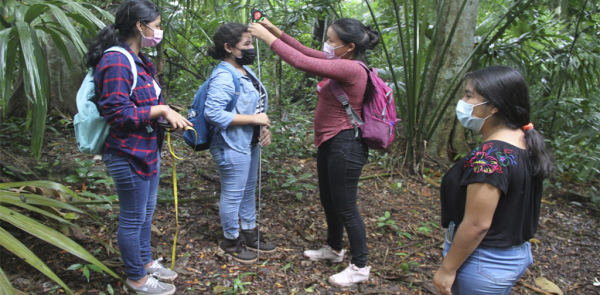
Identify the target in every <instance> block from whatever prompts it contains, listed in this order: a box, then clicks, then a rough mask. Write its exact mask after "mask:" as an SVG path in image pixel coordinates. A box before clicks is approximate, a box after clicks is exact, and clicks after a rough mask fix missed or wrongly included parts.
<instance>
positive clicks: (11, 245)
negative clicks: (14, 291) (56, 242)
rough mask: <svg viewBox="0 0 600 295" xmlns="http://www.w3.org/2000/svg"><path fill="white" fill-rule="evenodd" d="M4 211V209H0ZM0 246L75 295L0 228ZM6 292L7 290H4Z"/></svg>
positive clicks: (26, 249)
mask: <svg viewBox="0 0 600 295" xmlns="http://www.w3.org/2000/svg"><path fill="white" fill-rule="evenodd" d="M0 209H2V207H0ZM0 245H2V247H4V248H6V250H8V251H10V252H12V253H13V254H15V255H17V256H19V258H21V259H23V260H24V261H25V262H27V263H29V265H31V266H33V267H35V268H36V269H37V270H39V271H40V272H41V273H43V274H44V275H46V276H47V277H48V278H50V279H52V280H53V281H55V282H56V283H58V284H59V285H61V286H62V287H63V288H64V289H65V291H66V292H67V294H73V292H72V291H71V289H69V287H67V285H66V284H65V283H64V282H63V281H62V280H61V279H60V278H59V277H58V276H57V275H56V274H55V273H54V272H53V271H52V270H51V269H50V268H49V267H48V266H47V265H46V264H45V263H44V262H43V261H42V260H40V259H39V258H38V257H37V256H36V255H35V254H34V253H33V252H31V250H29V248H27V246H25V245H23V244H22V243H21V242H19V241H18V240H17V239H16V238H15V237H13V236H12V235H11V234H10V233H8V232H7V231H6V230H4V229H3V228H1V227H0ZM4 290H6V289H4Z"/></svg>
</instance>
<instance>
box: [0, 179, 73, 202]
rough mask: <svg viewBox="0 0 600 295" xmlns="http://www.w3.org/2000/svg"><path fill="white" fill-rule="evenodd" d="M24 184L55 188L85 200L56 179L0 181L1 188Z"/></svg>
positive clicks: (16, 186)
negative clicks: (55, 180)
mask: <svg viewBox="0 0 600 295" xmlns="http://www.w3.org/2000/svg"><path fill="white" fill-rule="evenodd" d="M23 186H34V187H40V188H46V189H51V190H55V191H58V192H62V193H66V194H68V195H69V196H70V197H73V198H75V199H78V200H83V199H82V198H81V197H79V196H78V195H77V194H76V193H74V192H73V191H72V190H71V189H69V188H68V187H66V186H64V185H62V184H60V183H58V182H54V181H47V180H40V181H21V182H7V183H0V189H7V188H19V187H23Z"/></svg>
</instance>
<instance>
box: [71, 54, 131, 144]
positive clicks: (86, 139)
mask: <svg viewBox="0 0 600 295" xmlns="http://www.w3.org/2000/svg"><path fill="white" fill-rule="evenodd" d="M109 51H118V52H121V53H123V54H124V55H125V56H126V57H127V59H128V60H129V64H131V71H132V72H133V85H131V92H130V93H129V96H130V97H131V95H132V94H133V89H134V88H135V86H136V84H137V67H136V65H135V61H134V60H133V57H132V56H131V54H130V53H129V52H128V51H127V49H125V48H123V47H120V46H113V47H111V48H109V49H107V50H105V51H104V53H106V52H109ZM73 127H74V128H75V139H76V140H77V147H79V150H80V151H81V152H82V153H84V154H92V155H98V154H101V153H102V147H103V146H104V140H106V136H108V130H109V126H108V123H106V120H104V117H103V116H102V115H100V112H98V96H96V90H95V87H94V69H90V71H89V72H88V74H87V75H86V76H85V78H84V79H83V83H81V87H79V91H77V114H76V115H75V117H74V118H73Z"/></svg>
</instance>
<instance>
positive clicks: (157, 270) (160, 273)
mask: <svg viewBox="0 0 600 295" xmlns="http://www.w3.org/2000/svg"><path fill="white" fill-rule="evenodd" d="M162 260H163V259H162V257H161V258H158V259H156V260H154V261H152V265H150V266H149V267H146V273H147V274H149V275H152V276H154V277H155V278H158V279H160V280H170V281H172V280H174V279H175V278H176V277H177V273H176V272H174V271H172V270H170V269H168V268H165V267H164V266H163V265H162V264H160V262H161V261H162Z"/></svg>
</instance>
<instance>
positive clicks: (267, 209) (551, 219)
mask: <svg viewBox="0 0 600 295" xmlns="http://www.w3.org/2000/svg"><path fill="white" fill-rule="evenodd" d="M71 134H72V130H66V131H59V133H58V134H53V133H52V132H47V138H46V142H47V144H46V145H45V148H44V152H43V155H42V159H41V160H40V162H44V163H48V164H44V165H39V163H38V164H37V166H39V169H38V168H34V167H37V166H36V164H35V163H32V162H31V160H30V159H27V158H26V157H24V156H25V153H24V152H23V147H22V145H21V144H20V143H19V141H18V140H16V141H15V140H8V139H9V137H10V136H8V135H6V134H5V135H3V137H2V140H1V141H0V142H1V143H0V147H1V148H2V150H1V151H0V161H2V162H3V163H11V164H12V167H14V168H16V169H20V170H21V171H30V173H29V174H26V176H27V177H28V178H30V179H35V178H36V177H40V178H41V179H51V180H55V181H59V182H61V183H63V184H66V185H67V186H69V187H70V188H71V189H73V190H76V191H79V192H81V191H84V190H85V191H87V192H91V193H94V194H96V195H105V196H110V195H115V194H116V192H115V191H114V188H113V187H112V186H110V184H109V186H107V185H105V184H104V183H102V182H103V181H98V179H100V180H102V177H99V178H96V179H94V178H88V179H87V180H85V179H84V180H80V181H75V182H68V180H69V179H71V178H69V175H70V174H76V172H75V171H74V169H75V168H81V166H82V164H81V163H82V162H81V161H80V162H75V159H81V160H83V159H93V156H89V155H83V154H80V153H79V152H78V150H77V148H76V145H75V140H74V139H73V137H72V135H71ZM7 136H8V137H7ZM175 137H178V136H175ZM175 142H176V143H177V144H176V152H177V153H178V154H179V155H180V156H183V157H184V158H185V160H184V161H178V164H177V166H176V171H177V173H179V174H180V175H179V178H178V181H177V185H178V197H179V199H180V200H181V202H179V225H180V227H179V229H180V230H179V237H178V240H177V251H176V254H177V259H176V263H175V270H176V271H177V272H178V273H179V277H178V278H177V279H176V280H175V285H176V286H177V294H221V293H223V294H235V293H237V292H239V293H247V294H435V293H434V292H435V291H434V289H433V286H432V284H431V281H432V278H433V273H434V272H435V271H436V270H437V268H438V266H439V265H440V263H441V260H442V246H443V240H442V237H443V229H441V228H439V221H440V216H439V215H440V205H439V191H438V186H439V179H440V177H441V175H442V173H443V172H444V169H446V168H445V167H438V166H431V167H430V168H428V169H427V171H428V172H427V173H426V175H425V177H415V176H410V175H409V174H408V173H399V172H395V173H394V174H393V175H391V176H390V175H389V174H387V173H388V172H389V171H384V170H382V169H381V168H380V166H379V165H378V164H377V163H373V162H371V163H370V164H369V165H367V166H366V167H365V169H364V171H363V178H364V179H363V180H362V181H361V182H360V187H359V206H360V209H361V212H362V216H363V219H364V221H365V224H366V226H367V235H368V238H367V239H368V247H369V265H371V266H372V269H371V278H370V280H369V281H368V282H367V283H366V284H362V285H359V286H355V287H352V288H347V289H340V288H337V287H334V286H331V285H330V284H329V283H328V282H327V277H328V276H330V275H332V274H335V273H337V272H339V271H341V270H343V269H344V268H345V267H346V266H347V265H348V264H349V263H350V257H349V255H346V258H345V259H344V261H343V262H342V263H339V264H335V263H330V262H311V261H309V260H307V259H306V258H304V257H303V255H302V252H303V251H304V250H306V249H317V248H319V247H321V246H322V245H324V244H325V234H326V229H325V220H324V214H323V211H322V209H321V205H320V204H319V200H318V191H317V189H316V181H317V179H316V162H315V159H314V158H310V157H308V158H276V159H271V160H269V161H268V162H266V161H265V162H263V173H262V196H261V210H260V227H261V230H262V231H263V232H264V233H265V236H266V237H267V239H268V240H269V241H271V242H274V243H276V244H277V245H278V249H279V250H278V251H277V252H276V253H274V254H263V255H260V263H259V264H256V265H243V264H240V263H238V262H235V261H233V260H231V259H230V258H229V257H227V256H222V255H220V254H219V253H218V251H217V243H218V242H219V241H220V239H221V237H222V231H221V226H220V222H219V202H218V198H217V197H218V194H219V179H218V173H217V172H216V169H215V165H214V164H213V163H212V161H211V159H210V157H209V154H208V153H207V152H204V153H201V154H199V155H192V154H191V153H190V152H189V150H188V149H186V148H185V147H184V146H183V145H182V143H183V142H182V141H181V140H180V139H177V140H175ZM184 151H185V152H184ZM162 161H163V166H162V173H163V176H162V177H161V184H160V187H161V189H162V190H161V191H160V192H159V200H161V201H166V202H164V203H159V204H158V207H157V208H156V213H155V224H154V225H155V226H154V227H153V250H154V251H155V252H156V257H164V259H165V260H164V261H163V264H165V265H167V266H170V265H171V251H172V245H173V237H174V233H175V231H176V223H175V206H174V204H173V203H172V202H170V201H169V199H171V200H172V197H170V196H172V178H171V177H172V176H170V174H169V173H170V172H171V168H173V167H172V156H171V155H170V154H168V152H164V153H163V160H162ZM36 169H38V170H36ZM86 169H87V170H88V172H92V171H95V172H96V173H95V174H94V175H96V177H98V175H100V176H102V175H105V174H106V173H105V172H103V171H104V165H103V164H102V162H101V161H100V160H96V161H95V164H94V165H93V166H91V167H86ZM80 172H81V170H80ZM0 174H1V175H0V182H7V181H15V179H14V178H10V177H8V176H7V175H6V174H4V173H0ZM88 175H92V174H88ZM571 189H572V190H571V191H573V190H577V188H576V187H573V188H571ZM580 189H582V190H583V189H585V188H580ZM207 199H208V200H207ZM94 209H95V211H96V212H97V213H92V211H91V210H90V212H91V213H92V214H97V216H98V218H99V221H94V220H93V219H92V218H89V217H87V216H80V217H79V219H77V220H76V221H75V223H76V224H78V225H79V226H80V227H81V230H79V231H74V233H73V234H71V238H72V239H73V240H75V241H76V242H78V243H80V244H82V245H83V246H84V247H85V248H86V249H88V250H89V251H90V252H91V253H94V255H95V256H96V257H97V258H98V259H99V260H101V261H104V262H105V263H106V264H107V265H109V266H110V267H111V269H112V270H114V271H115V272H116V273H117V274H119V275H121V276H122V277H125V274H124V269H123V267H122V264H121V263H120V262H119V259H118V255H117V254H115V252H114V251H112V250H110V247H107V246H106V245H112V246H113V247H115V248H117V249H118V247H117V241H116V229H117V214H118V209H117V206H112V207H111V206H107V205H105V206H95V207H94ZM386 212H389V213H386ZM378 223H384V224H383V226H378ZM380 225H381V224H380ZM0 226H2V227H3V228H5V229H7V230H9V232H11V233H12V234H13V235H15V236H16V237H17V238H18V239H19V240H21V241H23V242H24V243H25V244H26V245H28V247H30V249H31V250H32V251H33V252H34V253H36V254H37V255H39V256H40V257H42V260H43V261H44V262H45V263H47V265H48V266H49V267H50V268H51V269H52V270H53V271H54V272H55V273H56V274H57V275H58V276H59V277H60V278H61V279H63V280H64V281H65V282H66V284H67V285H68V286H69V287H70V288H71V289H72V290H73V291H74V292H76V294H102V293H104V294H110V292H109V291H107V290H108V289H109V285H110V288H112V289H113V290H114V294H125V292H123V291H122V286H121V283H120V282H119V280H117V279H115V278H113V277H111V276H109V275H105V274H100V273H97V272H94V271H92V272H91V275H90V279H89V282H88V280H87V279H86V277H85V276H84V274H83V273H82V271H81V269H80V270H67V269H68V268H69V266H71V265H73V264H76V263H85V262H84V261H82V260H81V259H79V258H77V257H75V256H73V255H71V254H69V253H66V252H63V251H60V250H58V249H57V248H55V247H53V246H48V244H45V243H44V242H41V241H39V240H37V239H36V238H33V237H30V236H28V235H27V234H25V233H24V232H20V231H19V230H18V229H16V228H14V227H12V226H9V225H8V224H7V223H5V222H4V223H0ZM532 245H533V246H532V249H533V255H534V260H535V261H534V263H533V264H532V265H531V266H530V267H529V270H528V271H527V273H526V274H525V275H524V276H523V277H522V278H521V279H520V280H519V281H518V283H517V284H516V285H515V286H514V287H513V290H512V292H511V294H552V293H548V292H546V293H544V292H543V291H541V289H540V288H541V287H540V286H539V285H538V284H536V282H535V280H536V278H538V280H543V278H545V279H547V281H550V282H552V283H554V284H555V285H557V286H558V287H559V288H560V289H561V290H562V292H564V294H600V286H597V285H600V282H598V280H600V258H599V257H600V214H599V211H598V210H597V209H595V208H594V206H593V204H592V203H591V202H589V201H588V200H586V199H585V198H581V197H580V196H578V195H577V194H574V193H572V192H571V193H566V192H565V191H559V190H546V191H545V193H544V198H543V203H542V213H541V218H540V221H539V229H538V232H537V235H536V237H535V239H534V240H532ZM0 265H1V268H2V269H3V270H4V272H5V273H6V274H7V275H8V276H9V278H10V280H11V282H12V284H13V286H14V287H16V288H18V289H19V290H22V291H24V292H26V293H28V294H61V293H63V290H60V289H58V288H57V287H56V283H54V282H52V281H51V280H50V279H48V278H47V277H45V276H43V275H42V274H41V273H39V272H38V271H37V270H35V269H34V268H33V267H31V266H29V265H28V264H27V263H25V262H24V261H22V260H21V259H19V258H17V257H16V256H14V255H13V254H11V253H10V252H8V251H6V250H5V249H3V248H0ZM540 278H542V279H540ZM594 282H598V283H597V284H596V285H594ZM536 290H537V291H536ZM0 293H2V292H0Z"/></svg>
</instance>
